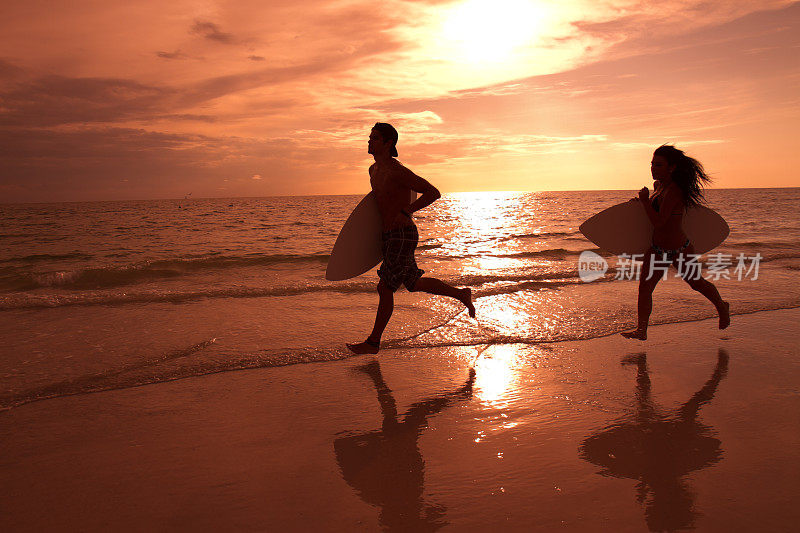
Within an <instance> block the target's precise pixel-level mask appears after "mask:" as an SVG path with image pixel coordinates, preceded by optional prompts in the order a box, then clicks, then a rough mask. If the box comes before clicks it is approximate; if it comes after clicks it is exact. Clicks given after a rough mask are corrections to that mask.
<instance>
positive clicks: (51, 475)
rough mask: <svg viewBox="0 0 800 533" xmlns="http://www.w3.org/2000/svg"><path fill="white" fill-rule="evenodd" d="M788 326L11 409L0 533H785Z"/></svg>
mask: <svg viewBox="0 0 800 533" xmlns="http://www.w3.org/2000/svg"><path fill="white" fill-rule="evenodd" d="M798 323H800V310H798V309H790V310H781V311H770V312H762V313H756V314H752V315H743V316H734V317H733V325H732V326H731V328H730V329H729V330H726V331H724V332H720V331H718V330H717V329H716V321H715V320H705V321H700V322H691V323H684V324H671V325H664V326H655V327H652V328H651V331H650V339H649V340H648V341H647V342H646V343H641V342H638V341H630V340H626V339H623V338H621V337H620V336H619V335H614V336H611V337H605V338H600V339H593V340H588V341H574V342H560V343H552V344H541V345H534V346H529V345H521V344H509V345H497V346H491V347H486V346H468V347H454V348H428V349H423V350H413V351H412V350H385V351H383V352H382V353H381V354H380V356H379V357H377V358H374V357H372V356H364V357H353V358H351V359H347V360H344V361H336V362H330V363H315V364H307V365H295V366H291V367H283V368H268V369H259V370H248V371H242V372H227V373H224V374H216V375H209V376H204V377H199V378H190V379H184V380H180V381H175V382H170V383H162V384H158V385H149V386H143V387H137V388H131V389H125V390H118V391H109V392H102V393H96V394H84V395H78V396H72V397H65V398H58V399H52V400H46V401H41V402H37V403H33V404H29V405H25V406H21V407H18V408H15V409H12V410H9V411H6V412H2V413H0V435H1V436H2V437H1V438H2V454H0V530H2V531H43V530H50V531H109V530H111V531H143V530H157V531H218V530H237V531H248V530H252V531H380V530H388V531H434V530H437V529H442V530H443V531H485V530H486V529H487V528H489V527H494V528H497V529H499V530H501V531H552V530H555V529H558V530H564V531H648V530H652V531H663V530H679V529H690V528H694V529H696V530H697V531H789V530H792V529H795V528H796V527H797V523H798V520H800V511H798V510H797V507H796V505H794V503H795V502H794V500H796V499H797V497H798V495H800V481H798V480H800V454H798V452H797V450H798V449H800V393H799V392H798V383H800V354H798V348H797V346H798V343H797V335H798V330H800V327H798V325H797V324H798ZM470 368H474V373H472V372H470Z"/></svg>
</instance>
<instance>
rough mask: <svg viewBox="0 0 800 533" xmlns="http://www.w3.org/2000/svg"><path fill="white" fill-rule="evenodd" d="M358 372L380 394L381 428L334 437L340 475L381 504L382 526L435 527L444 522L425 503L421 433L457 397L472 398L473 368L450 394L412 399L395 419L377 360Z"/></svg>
mask: <svg viewBox="0 0 800 533" xmlns="http://www.w3.org/2000/svg"><path fill="white" fill-rule="evenodd" d="M359 370H360V371H362V372H364V373H365V374H367V375H368V376H369V377H370V378H371V379H372V382H373V384H374V386H375V390H376V391H377V393H378V402H379V403H380V406H381V413H382V414H383V424H382V427H381V429H380V430H375V431H370V432H368V433H360V434H358V435H352V436H347V437H341V438H338V439H336V440H335V441H334V443H333V447H334V450H335V451H336V460H337V462H338V463H339V467H340V468H341V470H342V477H344V479H345V481H347V483H348V484H349V485H350V486H351V487H353V488H354V489H355V490H356V492H357V493H358V495H359V496H360V497H361V499H362V500H364V501H365V502H367V503H369V504H371V505H375V506H378V507H380V509H381V511H380V523H381V526H382V527H383V528H384V529H386V530H389V531H436V530H437V529H439V528H441V527H442V526H444V525H446V523H447V522H445V521H444V520H443V516H444V508H443V507H440V506H436V505H430V504H427V503H425V502H424V501H423V499H422V491H423V484H424V466H425V462H424V461H423V459H422V454H421V453H420V451H419V436H420V434H421V433H422V430H424V429H425V428H426V427H427V417H428V416H431V415H434V414H436V413H438V412H440V411H441V410H442V409H444V408H445V407H447V406H449V405H450V404H451V403H452V402H453V401H455V400H467V399H469V398H470V397H471V396H472V385H473V384H474V382H475V370H474V369H470V373H469V379H467V382H466V383H465V384H464V385H463V386H462V387H460V388H459V389H456V390H454V391H452V392H448V393H445V394H442V395H441V396H436V397H434V398H431V399H429V400H425V401H422V402H418V403H415V404H414V405H412V406H411V408H410V409H409V410H408V412H407V413H406V414H405V416H404V417H403V420H402V422H401V421H399V420H398V415H397V404H396V402H395V400H394V397H393V396H392V391H391V390H390V389H389V387H388V386H387V385H386V382H385V381H384V379H383V375H382V374H381V369H380V366H379V364H378V362H377V361H372V362H370V363H368V364H367V365H365V366H363V367H359Z"/></svg>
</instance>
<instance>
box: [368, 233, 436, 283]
mask: <svg viewBox="0 0 800 533" xmlns="http://www.w3.org/2000/svg"><path fill="white" fill-rule="evenodd" d="M381 239H382V244H381V253H382V255H383V263H382V264H381V267H380V268H379V269H378V277H379V278H380V279H381V280H383V282H384V283H386V284H387V285H388V286H389V287H390V288H391V289H392V290H393V291H396V290H397V289H399V288H400V285H405V286H406V289H408V290H410V291H411V290H414V285H415V284H416V283H417V280H418V279H419V278H421V277H422V274H423V273H424V272H425V271H424V270H420V269H419V268H417V262H416V260H415V259H414V251H415V250H416V248H417V243H418V242H419V232H418V231H417V226H415V225H414V224H411V225H408V226H405V227H402V228H396V229H393V230H389V231H385V232H383V233H382V234H381Z"/></svg>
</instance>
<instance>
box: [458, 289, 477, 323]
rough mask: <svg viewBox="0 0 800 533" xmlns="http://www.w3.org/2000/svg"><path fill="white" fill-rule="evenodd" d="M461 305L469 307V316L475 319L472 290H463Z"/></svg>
mask: <svg viewBox="0 0 800 533" xmlns="http://www.w3.org/2000/svg"><path fill="white" fill-rule="evenodd" d="M459 300H460V301H461V303H463V304H464V305H465V306H467V311H469V316H471V317H472V318H475V306H474V305H472V289H470V288H469V287H467V288H466V289H462V290H461V297H460V298H459Z"/></svg>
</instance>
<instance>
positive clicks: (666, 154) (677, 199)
mask: <svg viewBox="0 0 800 533" xmlns="http://www.w3.org/2000/svg"><path fill="white" fill-rule="evenodd" d="M650 173H651V174H652V176H653V180H655V191H654V192H653V196H652V197H650V192H649V191H648V190H647V187H645V188H643V189H642V190H641V191H639V198H638V200H639V201H641V202H642V206H643V207H644V210H645V212H646V213H647V217H648V218H649V219H650V222H652V223H653V243H652V244H653V245H652V246H651V247H650V249H649V250H648V251H647V253H646V254H645V256H644V258H643V264H642V271H641V274H640V277H639V298H638V313H639V317H638V321H637V326H636V329H635V330H632V331H626V332H625V333H623V334H622V335H623V336H624V337H628V338H629V339H639V340H646V339H647V325H648V323H649V322H650V313H651V312H652V310H653V291H654V290H655V288H656V284H658V282H659V281H660V280H661V277H662V275H663V274H662V272H661V271H659V270H657V269H655V270H654V269H653V268H652V265H653V260H654V259H657V260H662V259H664V258H666V260H667V261H670V262H671V263H672V265H674V266H675V267H676V268H678V269H679V272H680V271H681V269H680V266H679V265H681V264H682V262H683V261H684V260H688V258H689V257H691V256H692V255H694V253H695V251H694V245H693V244H692V243H691V242H690V241H689V239H688V238H687V237H686V233H684V231H683V215H684V213H685V212H686V209H687V208H689V207H693V206H696V205H699V204H701V203H702V202H703V189H702V185H703V183H708V182H710V181H711V180H710V178H709V177H708V175H707V174H706V173H705V171H704V170H703V165H701V164H700V162H699V161H697V160H695V159H692V158H691V157H689V156H687V155H686V154H684V153H683V151H681V150H678V149H677V148H675V147H674V146H670V145H666V144H665V145H662V146H659V147H658V148H657V149H656V151H655V152H654V153H653V160H652V161H651V163H650ZM636 200H637V199H636V198H634V199H633V200H632V201H636ZM683 270H684V272H686V273H687V274H688V275H684V276H683V279H684V281H686V283H688V284H689V286H690V287H691V288H692V289H694V290H696V291H697V292H699V293H700V294H702V295H703V296H705V297H706V298H708V300H709V301H710V302H711V303H713V304H714V307H716V308H717V313H718V314H719V329H725V328H727V327H728V325H729V324H730V322H731V317H730V306H729V305H728V302H725V301H723V300H722V298H721V297H720V295H719V292H718V291H717V288H716V287H715V286H714V284H713V283H711V282H710V281H708V280H707V279H705V278H703V277H702V276H695V275H694V272H692V271H691V270H692V269H687V268H684V269H683ZM695 277H696V278H697V279H693V278H695Z"/></svg>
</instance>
